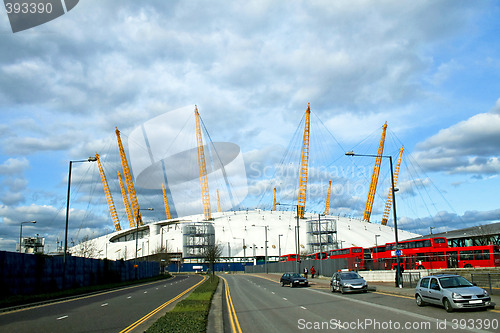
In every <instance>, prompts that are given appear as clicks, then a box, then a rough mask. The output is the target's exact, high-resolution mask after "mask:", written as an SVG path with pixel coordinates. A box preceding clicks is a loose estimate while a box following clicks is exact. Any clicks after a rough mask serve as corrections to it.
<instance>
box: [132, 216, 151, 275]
mask: <svg viewBox="0 0 500 333" xmlns="http://www.w3.org/2000/svg"><path fill="white" fill-rule="evenodd" d="M141 210H154V208H138V209H137V215H136V218H135V263H134V269H135V279H136V280H137V268H138V267H137V247H138V243H139V221H140V220H141V221H142V218H141Z"/></svg>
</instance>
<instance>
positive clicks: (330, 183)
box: [325, 180, 332, 216]
mask: <svg viewBox="0 0 500 333" xmlns="http://www.w3.org/2000/svg"><path fill="white" fill-rule="evenodd" d="M330 193H332V181H331V180H330V182H329V183H328V193H327V194H326V204H325V216H327V215H328V214H330Z"/></svg>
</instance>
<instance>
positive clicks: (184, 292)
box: [119, 276, 208, 333]
mask: <svg viewBox="0 0 500 333" xmlns="http://www.w3.org/2000/svg"><path fill="white" fill-rule="evenodd" d="M206 279H208V278H207V277H206V276H204V277H203V280H201V281H200V282H198V283H197V284H195V285H194V286H192V287H191V288H188V289H186V290H184V291H183V292H182V293H180V294H179V295H177V296H175V297H174V298H172V299H171V300H169V301H167V302H165V303H163V304H162V305H160V306H159V307H157V308H156V309H154V310H153V311H151V312H150V313H148V314H147V315H145V316H144V317H142V318H141V319H139V320H137V321H136V322H135V323H133V324H131V325H130V326H128V327H126V328H125V329H124V330H122V331H120V332H119V333H128V332H131V331H132V330H134V329H135V328H136V327H137V326H139V325H140V324H142V323H143V322H145V321H146V320H148V319H149V318H151V317H152V316H153V315H155V314H156V313H158V312H159V311H161V310H162V309H163V308H165V307H166V306H167V305H169V304H170V303H172V302H174V301H176V300H178V299H179V298H181V297H182V296H184V295H185V294H187V293H188V292H190V291H191V290H193V289H194V288H196V287H198V286H199V285H200V284H202V283H203V282H205V280H206Z"/></svg>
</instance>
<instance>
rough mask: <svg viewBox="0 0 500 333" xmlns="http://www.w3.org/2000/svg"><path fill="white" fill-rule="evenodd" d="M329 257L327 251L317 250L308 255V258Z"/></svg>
mask: <svg viewBox="0 0 500 333" xmlns="http://www.w3.org/2000/svg"><path fill="white" fill-rule="evenodd" d="M320 259H323V260H325V259H328V253H326V252H316V253H311V254H308V255H306V260H320Z"/></svg>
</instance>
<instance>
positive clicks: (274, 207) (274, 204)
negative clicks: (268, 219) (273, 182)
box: [273, 187, 276, 212]
mask: <svg viewBox="0 0 500 333" xmlns="http://www.w3.org/2000/svg"><path fill="white" fill-rule="evenodd" d="M275 211H276V187H275V188H274V195H273V212H275Z"/></svg>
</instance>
